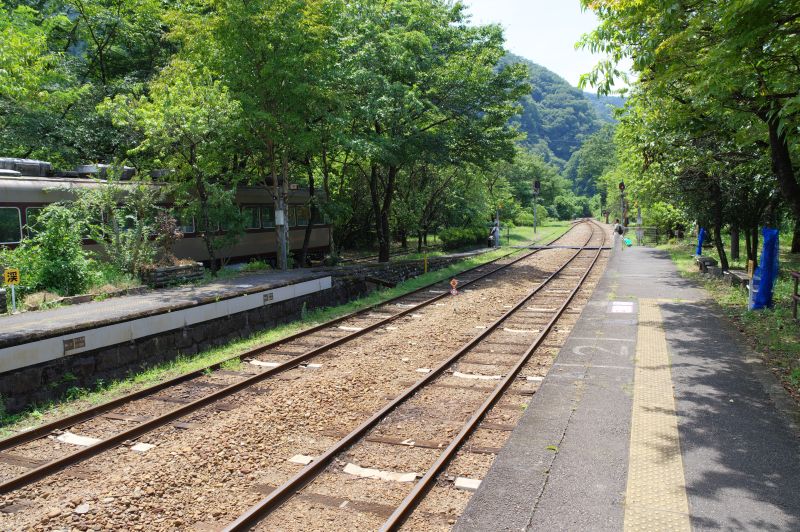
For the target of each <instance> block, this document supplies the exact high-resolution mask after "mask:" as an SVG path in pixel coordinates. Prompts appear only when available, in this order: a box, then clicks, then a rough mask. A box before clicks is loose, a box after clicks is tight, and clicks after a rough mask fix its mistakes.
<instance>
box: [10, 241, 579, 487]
mask: <svg viewBox="0 0 800 532" xmlns="http://www.w3.org/2000/svg"><path fill="white" fill-rule="evenodd" d="M566 234H567V233H565V234H564V235H566ZM564 235H561V236H560V237H558V238H556V239H555V240H554V241H557V240H560V239H561V238H563V237H564ZM537 252H538V250H533V251H532V252H531V253H528V254H525V255H522V256H521V257H518V258H515V259H514V260H512V261H511V262H509V263H507V264H503V265H501V266H500V267H498V268H496V269H493V270H492V271H490V272H487V273H483V274H481V275H480V276H478V277H476V278H474V279H471V280H469V281H467V282H465V283H464V284H463V285H462V286H468V285H470V284H472V283H475V282H477V281H480V280H481V279H484V278H486V277H488V276H490V275H493V274H495V273H497V272H499V271H501V270H504V269H506V268H508V267H510V266H511V265H513V264H516V263H518V262H520V261H522V260H525V259H527V258H529V257H531V256H532V255H534V254H536V253H537ZM512 254H513V252H512V253H508V254H506V255H504V256H503V257H499V258H498V259H496V260H495V261H494V262H496V261H499V260H502V259H503V258H506V257H508V256H509V255H512ZM484 266H486V264H482V265H480V266H476V267H475V268H470V269H469V270H465V271H464V272H462V273H466V272H470V271H473V270H476V269H478V268H481V267H484ZM440 282H442V281H437V282H436V283H431V284H429V285H426V286H425V287H422V288H420V289H418V290H416V291H412V292H409V293H408V294H405V295H403V296H398V297H397V298H393V299H390V300H388V301H384V302H383V303H380V304H377V305H373V306H371V307H368V308H367V309H362V310H360V311H357V312H355V313H353V314H351V315H350V316H351V317H352V316H353V315H358V314H360V313H364V312H366V311H369V310H371V309H374V308H376V307H379V306H383V305H386V304H387V303H391V302H392V301H396V300H398V299H401V298H403V297H406V296H408V295H410V294H413V293H415V292H419V291H421V290H423V289H425V288H427V287H429V286H432V285H434V284H437V283H440ZM447 295H449V294H448V293H447V292H445V293H443V294H439V295H436V296H434V297H432V298H430V299H426V300H425V301H422V302H420V303H419V304H417V305H415V306H414V307H411V308H408V309H405V310H402V311H400V312H399V313H397V314H393V315H391V316H389V317H387V318H384V319H382V320H379V321H378V322H376V323H374V324H372V325H368V326H367V327H364V328H363V329H361V330H359V331H354V332H352V333H351V334H348V335H345V336H343V337H341V338H336V339H334V340H333V341H331V342H328V343H326V344H324V345H322V346H319V347H316V348H313V349H311V350H309V351H306V352H305V353H302V354H300V355H298V356H296V357H292V358H291V359H289V360H288V361H286V362H283V363H281V364H280V365H279V366H276V367H274V368H270V369H267V370H266V371H263V372H261V373H259V374H256V375H253V376H252V377H248V378H246V379H244V380H242V381H239V382H237V383H234V384H231V385H229V386H226V387H225V388H222V389H220V390H217V391H215V392H212V393H210V394H209V395H207V396H204V397H201V398H200V399H197V400H195V401H193V402H191V403H187V404H185V405H181V406H179V407H177V408H175V409H173V410H170V411H168V412H166V413H165V414H162V415H160V416H158V417H155V418H153V419H150V420H147V421H144V422H142V423H140V424H138V425H136V426H134V427H131V428H130V429H128V430H125V431H122V432H120V433H117V434H115V435H113V436H110V437H108V438H106V439H104V440H102V441H100V442H98V443H96V444H94V445H91V446H88V447H85V448H83V449H79V450H77V451H75V452H73V453H70V454H68V455H66V456H63V457H61V458H58V459H56V460H53V461H50V462H47V463H46V464H43V465H41V466H39V467H37V468H35V469H31V470H30V471H27V472H25V473H23V474H21V475H18V476H16V477H14V478H12V479H9V480H8V481H6V482H4V483H2V484H0V495H4V494H7V493H9V492H11V491H14V490H17V489H19V488H22V487H24V486H26V485H28V484H31V483H33V482H36V481H38V480H41V479H43V478H46V477H48V476H50V475H52V474H54V473H57V472H58V471H61V470H63V469H65V468H67V467H69V466H71V465H75V464H77V463H79V462H82V461H84V460H87V459H89V458H91V457H94V456H97V455H98V454H101V453H103V452H105V451H107V450H109V449H113V448H114V447H117V446H119V445H121V444H123V443H124V442H126V441H129V440H134V439H136V438H138V437H140V436H142V435H144V434H146V433H148V432H151V431H153V430H155V429H157V428H160V427H162V426H164V425H166V424H168V423H170V422H172V421H175V420H177V419H180V418H182V417H185V416H186V415H188V414H191V413H192V412H195V411H197V410H199V409H201V408H203V407H206V406H208V405H210V404H212V403H214V402H216V401H219V400H220V399H223V398H226V397H229V396H231V395H233V394H235V393H237V392H239V391H242V390H244V389H246V388H249V387H250V386H253V385H254V384H257V383H259V382H261V381H263V380H266V379H268V378H270V377H273V376H275V375H277V374H279V373H283V372H285V371H288V370H291V369H294V368H296V367H297V366H298V365H299V364H300V363H302V362H305V361H307V360H308V359H311V358H313V357H315V356H317V355H319V354H321V353H323V352H326V351H329V350H330V349H332V348H335V347H338V346H339V345H342V344H344V343H347V342H349V341H350V340H353V339H355V338H358V337H360V336H363V335H364V334H367V333H369V332H371V331H373V330H375V329H377V328H380V327H383V326H384V325H386V324H387V323H391V322H393V321H395V320H396V319H398V318H401V317H403V316H405V315H407V314H410V313H412V312H415V311H417V310H419V309H420V308H422V307H425V306H428V305H430V304H432V303H434V302H435V301H438V300H439V299H441V298H443V297H445V296H447ZM342 319H343V318H337V319H335V320H332V321H331V322H328V323H326V324H324V327H328V326H330V325H331V324H335V323H338V322H340V321H342ZM324 327H323V326H317V327H314V328H312V329H309V330H307V331H304V332H301V333H297V334H295V335H293V336H292V337H288V338H298V337H301V336H305V335H308V334H310V333H311V332H316V331H317V330H319V329H320V328H324ZM287 341H288V339H284V340H280V341H278V342H276V343H274V344H270V346H267V347H259V348H256V350H255V351H256V352H260V351H264V350H266V349H269V348H271V347H272V346H274V345H279V344H281V343H286V342H287ZM250 353H252V351H251V352H248V353H246V354H242V355H237V356H236V357H233V358H234V359H236V358H238V359H242V358H245V357H247V356H249V354H250ZM220 364H221V363H220ZM218 365H219V364H218ZM195 373H198V372H195ZM199 373H202V370H201V371H200V372H199ZM184 380H186V379H184ZM162 389H163V386H162ZM149 390H152V389H149ZM134 395H135V394H134ZM129 400H130V399H129ZM118 404H119V403H118ZM104 406H106V405H104ZM107 410H108V408H106V411H107ZM90 419H91V418H90ZM50 430H51V431H52V430H53V429H52V428H51V429H50ZM23 435H24V434H23Z"/></svg>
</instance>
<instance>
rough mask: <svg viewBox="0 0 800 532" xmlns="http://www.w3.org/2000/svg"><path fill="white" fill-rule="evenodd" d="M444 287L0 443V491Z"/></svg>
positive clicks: (212, 398)
mask: <svg viewBox="0 0 800 532" xmlns="http://www.w3.org/2000/svg"><path fill="white" fill-rule="evenodd" d="M562 238H563V237H562ZM558 240H560V239H556V240H554V241H553V242H556V241H558ZM538 251H539V250H535V251H533V252H530V253H526V254H524V255H522V256H520V257H517V258H513V259H509V258H508V256H506V257H503V258H500V259H498V260H497V261H495V262H493V263H488V264H484V265H482V266H480V267H476V268H473V269H471V270H468V271H466V272H463V273H462V274H461V275H459V278H460V279H461V281H462V282H461V285H460V286H461V287H462V288H463V287H465V286H470V285H473V284H475V283H480V282H481V281H483V280H485V279H489V278H495V277H496V276H497V275H501V274H502V273H503V272H507V271H508V269H509V267H510V266H512V265H516V264H519V263H521V262H523V261H526V260H527V259H529V258H530V257H531V256H532V255H535V254H536V253H537V252H538ZM447 288H448V287H447V286H446V284H444V282H440V283H434V284H432V285H429V286H426V287H423V288H421V289H419V290H417V291H414V292H411V293H409V294H406V295H403V296H400V297H397V298H394V299H392V300H389V301H387V302H384V303H381V304H378V305H375V306H372V307H369V308H367V309H364V310H362V311H358V312H354V313H352V314H349V315H346V316H343V317H340V318H337V319H335V320H331V321H329V322H327V323H324V324H321V325H319V326H316V327H313V328H311V329H308V330H306V331H302V332H300V333H297V334H295V335H292V336H289V337H287V338H285V339H283V340H280V341H277V342H274V343H271V344H269V345H265V346H261V347H259V348H256V349H254V350H251V351H249V352H247V353H244V354H242V355H239V356H238V357H236V358H237V359H240V360H243V361H245V364H243V367H244V370H240V371H229V370H225V369H222V367H221V366H222V365H223V364H222V363H221V364H216V365H214V366H210V367H209V368H206V369H204V370H200V371H197V372H192V373H190V374H187V375H184V376H181V377H178V378H176V379H172V380H170V381H167V382H165V383H162V384H159V385H157V386H154V387H151V388H148V389H145V390H142V391H139V392H136V393H134V394H131V395H129V396H125V397H122V398H119V399H117V400H114V401H112V402H110V403H107V404H104V405H101V406H99V407H96V408H93V409H89V410H87V411H84V412H81V413H79V414H75V415H73V416H70V417H68V418H65V419H62V420H59V421H56V422H54V423H50V424H48V425H44V426H42V427H39V428H37V429H34V430H31V431H28V432H25V433H21V434H19V435H16V436H14V437H11V438H8V439H6V440H3V441H0V462H2V463H4V465H5V466H6V467H4V468H3V469H2V472H0V481H2V484H0V494H8V493H11V492H13V491H14V490H19V489H20V488H22V487H24V486H26V485H29V484H31V483H34V482H37V481H39V480H42V479H44V478H46V477H48V476H50V475H53V474H55V473H57V472H58V471H61V470H63V469H65V468H68V467H70V466H74V465H76V464H79V463H80V462H83V461H85V460H88V459H89V458H92V457H94V456H97V455H99V454H101V453H104V452H106V451H108V450H110V449H113V448H116V447H119V446H121V445H128V446H130V447H131V448H134V450H136V449H135V447H136V445H137V442H136V440H137V439H138V438H140V437H141V436H142V435H145V434H148V433H150V432H152V431H154V430H156V429H158V428H161V427H165V426H170V425H171V426H173V427H176V428H178V429H185V428H191V425H192V424H191V422H189V423H186V418H187V416H190V415H191V414H193V413H196V412H198V411H200V410H201V409H205V408H210V409H214V410H215V411H220V412H224V411H226V410H227V409H229V408H230V407H231V404H230V403H227V402H226V401H225V400H226V399H230V398H231V397H233V396H234V395H235V394H237V393H239V392H242V391H244V390H247V391H251V392H254V393H265V392H266V391H267V390H265V389H260V388H259V387H258V386H257V385H258V384H259V383H261V382H263V381H265V380H267V379H270V378H272V377H277V376H279V375H280V374H282V373H284V372H287V371H289V370H293V369H295V368H298V367H303V365H306V366H305V367H308V368H309V369H313V364H312V363H311V361H312V360H313V359H314V358H315V357H318V356H320V355H322V354H324V353H327V352H329V351H331V350H332V349H334V348H336V347H340V346H343V345H345V344H347V343H348V342H351V341H352V340H355V339H356V338H359V337H361V336H363V335H366V334H368V333H370V332H373V331H376V330H379V329H385V328H386V327H387V326H389V324H391V323H392V322H394V321H396V320H398V319H400V318H402V317H406V316H410V315H414V314H415V313H416V312H418V311H419V310H420V309H422V308H424V307H426V306H428V305H431V304H434V303H435V302H437V301H439V300H440V299H442V298H444V297H446V296H447V295H448V293H447V291H446V289H447Z"/></svg>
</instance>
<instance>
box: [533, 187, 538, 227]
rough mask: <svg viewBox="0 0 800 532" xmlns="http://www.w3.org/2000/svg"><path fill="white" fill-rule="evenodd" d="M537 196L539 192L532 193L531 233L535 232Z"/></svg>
mask: <svg viewBox="0 0 800 532" xmlns="http://www.w3.org/2000/svg"><path fill="white" fill-rule="evenodd" d="M538 198H539V194H534V195H533V234H534V235H535V234H536V224H537V223H538V218H537V216H536V203H537V201H536V200H537V199H538Z"/></svg>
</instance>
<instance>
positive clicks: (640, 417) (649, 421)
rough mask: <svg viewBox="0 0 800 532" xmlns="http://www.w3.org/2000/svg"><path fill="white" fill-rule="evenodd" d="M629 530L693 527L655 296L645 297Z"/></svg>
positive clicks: (631, 461) (628, 497)
mask: <svg viewBox="0 0 800 532" xmlns="http://www.w3.org/2000/svg"><path fill="white" fill-rule="evenodd" d="M635 361H636V366H635V369H634V384H633V412H632V419H631V442H630V443H631V445H630V456H629V464H628V486H627V491H626V495H625V524H624V529H625V531H626V532H638V531H640V530H674V531H679V530H687V531H689V530H691V522H690V519H689V501H688V498H687V496H686V480H685V478H684V475H683V459H682V457H681V447H680V435H679V433H678V417H677V415H676V411H675V396H674V392H673V387H672V374H671V369H670V360H669V353H668V351H667V338H666V335H665V333H664V328H663V322H662V316H661V310H660V309H659V307H658V301H657V300H654V299H641V300H639V327H638V341H637V343H636V358H635Z"/></svg>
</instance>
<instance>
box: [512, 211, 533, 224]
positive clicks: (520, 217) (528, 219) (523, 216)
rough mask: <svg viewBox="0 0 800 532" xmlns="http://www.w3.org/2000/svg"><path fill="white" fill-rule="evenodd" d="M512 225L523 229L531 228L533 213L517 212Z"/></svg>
mask: <svg viewBox="0 0 800 532" xmlns="http://www.w3.org/2000/svg"><path fill="white" fill-rule="evenodd" d="M537 214H538V213H537ZM514 223H515V224H517V225H521V226H524V227H533V213H532V212H528V211H520V212H518V213H517V216H516V218H514Z"/></svg>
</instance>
